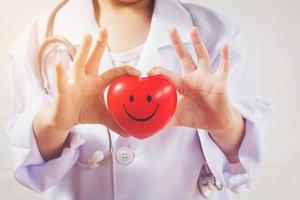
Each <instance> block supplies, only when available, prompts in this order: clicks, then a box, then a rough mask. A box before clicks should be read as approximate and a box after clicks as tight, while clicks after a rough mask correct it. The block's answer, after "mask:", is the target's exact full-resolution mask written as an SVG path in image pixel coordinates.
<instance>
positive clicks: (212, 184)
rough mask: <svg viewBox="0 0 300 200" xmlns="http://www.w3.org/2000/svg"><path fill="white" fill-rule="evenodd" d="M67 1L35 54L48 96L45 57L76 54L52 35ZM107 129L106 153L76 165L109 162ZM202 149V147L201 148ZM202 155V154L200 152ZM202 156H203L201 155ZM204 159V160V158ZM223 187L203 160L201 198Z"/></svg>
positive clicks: (93, 166) (89, 166) (50, 20)
mask: <svg viewBox="0 0 300 200" xmlns="http://www.w3.org/2000/svg"><path fill="white" fill-rule="evenodd" d="M68 1H69V0H63V1H62V2H61V3H59V4H58V5H57V6H56V7H55V8H54V9H53V11H52V12H51V13H50V15H49V17H48V21H47V29H46V34H45V39H44V41H43V42H42V44H41V45H40V48H39V51H38V54H37V70H36V71H37V77H38V79H39V83H40V85H41V87H42V89H43V90H44V92H45V93H46V94H47V95H49V94H50V89H49V82H48V79H47V75H46V70H45V69H46V66H44V65H45V63H44V61H45V60H46V59H45V58H47V56H49V55H50V54H51V52H52V50H53V49H55V50H56V51H58V52H61V51H64V52H66V53H67V55H68V56H69V58H70V59H71V60H73V58H74V56H75V54H76V47H75V46H74V45H73V44H72V43H71V42H70V41H68V40H67V39H66V38H65V37H63V36H58V35H53V26H54V21H55V17H56V15H57V13H58V11H59V10H60V9H62V7H64V5H66V3H68ZM106 129H107V138H108V144H109V145H108V150H107V152H106V153H104V152H103V151H95V152H94V154H93V155H92V157H91V159H90V160H89V161H88V162H82V161H77V164H78V165H79V166H81V167H83V168H86V169H96V168H98V167H99V166H100V165H102V164H104V163H105V162H106V161H107V160H109V159H110V158H111V157H112V155H113V145H112V137H111V133H110V130H109V129H108V128H106ZM201 149H202V147H201ZM202 153H203V152H202ZM203 155H204V154H203ZM204 159H205V158H204ZM222 188H223V185H222V184H221V183H220V182H219V181H217V179H216V178H215V177H214V175H213V174H212V172H211V171H210V169H209V167H208V165H207V164H206V160H204V164H203V166H202V168H201V171H200V176H199V179H198V189H199V191H200V193H201V194H202V196H203V197H205V198H206V199H211V198H212V196H213V194H214V191H215V190H221V189H222Z"/></svg>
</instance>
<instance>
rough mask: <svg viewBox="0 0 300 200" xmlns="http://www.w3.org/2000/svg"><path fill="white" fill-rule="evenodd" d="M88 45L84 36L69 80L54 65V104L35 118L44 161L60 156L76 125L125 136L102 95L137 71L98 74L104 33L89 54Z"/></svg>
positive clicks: (88, 40)
mask: <svg viewBox="0 0 300 200" xmlns="http://www.w3.org/2000/svg"><path fill="white" fill-rule="evenodd" d="M91 43H92V37H91V36H90V35H87V36H86V37H85V38H84V40H83V42H82V45H81V47H80V49H79V51H78V52H77V54H76V56H75V58H74V61H73V64H72V71H71V72H72V74H71V77H70V79H71V80H67V77H66V72H65V68H64V67H63V66H62V65H61V64H58V65H57V66H56V96H55V100H54V103H52V104H50V105H49V106H46V107H44V108H42V109H41V110H40V111H39V112H38V113H37V115H36V117H35V119H34V123H33V129H34V133H35V137H36V140H37V145H38V148H39V150H40V152H41V155H42V157H43V158H44V159H45V160H50V159H53V158H57V157H58V156H59V155H60V153H61V151H62V149H63V148H64V146H65V141H66V139H67V136H68V133H69V129H70V128H72V127H73V126H75V125H77V124H103V125H105V126H107V127H108V128H110V129H112V130H114V131H115V132H117V133H119V134H121V135H123V136H125V135H126V134H125V133H124V131H123V130H122V129H121V128H120V127H119V126H118V125H117V124H116V123H115V122H114V120H113V119H112V117H111V115H110V114H109V112H108V109H107V107H106V105H105V101H104V95H103V93H104V90H105V88H106V87H107V86H108V85H109V84H110V83H111V82H112V81H113V80H114V79H115V78H117V77H118V76H120V75H124V74H129V75H135V76H137V75H140V72H139V71H137V70H135V69H134V68H132V67H128V66H126V67H118V68H113V69H111V70H109V71H107V72H105V73H103V74H101V75H98V71H99V63H100V60H101V57H102V54H103V52H104V49H105V46H106V43H107V31H106V30H104V29H103V30H102V31H100V33H99V36H98V39H97V43H96V46H95V48H94V49H93V51H92V52H91V53H90V55H89V52H90V48H91Z"/></svg>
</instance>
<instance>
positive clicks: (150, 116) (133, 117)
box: [123, 104, 159, 122]
mask: <svg viewBox="0 0 300 200" xmlns="http://www.w3.org/2000/svg"><path fill="white" fill-rule="evenodd" d="M158 107H159V106H158V104H157V105H156V108H155V110H154V111H153V112H152V114H150V115H149V116H147V117H145V118H138V117H135V116H133V115H132V114H130V113H129V112H128V110H127V109H126V107H125V105H124V104H123V108H124V110H125V112H126V114H127V115H128V117H130V118H131V119H133V120H135V121H138V122H144V121H148V120H149V119H151V118H152V117H153V116H154V115H155V113H156V112H157V110H158Z"/></svg>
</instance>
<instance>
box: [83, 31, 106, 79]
mask: <svg viewBox="0 0 300 200" xmlns="http://www.w3.org/2000/svg"><path fill="white" fill-rule="evenodd" d="M107 38H108V33H107V29H105V28H102V29H101V30H100V32H99V35H98V38H97V42H96V45H95V47H94V49H93V52H92V54H91V56H90V57H89V59H88V61H87V64H86V69H85V73H86V74H87V75H94V76H97V75H98V73H99V63H100V60H101V57H102V55H103V52H104V50H105V47H106V44H107Z"/></svg>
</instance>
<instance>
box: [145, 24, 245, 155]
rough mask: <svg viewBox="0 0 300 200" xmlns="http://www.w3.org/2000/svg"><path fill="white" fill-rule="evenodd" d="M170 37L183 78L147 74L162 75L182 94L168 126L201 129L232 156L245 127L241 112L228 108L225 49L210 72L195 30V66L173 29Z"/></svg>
mask: <svg viewBox="0 0 300 200" xmlns="http://www.w3.org/2000/svg"><path fill="white" fill-rule="evenodd" d="M170 37H171V40H172V43H173V46H174V48H175V50H176V52H177V55H178V57H179V59H180V63H181V66H182V71H183V74H182V77H180V76H178V75H177V74H175V73H173V72H170V71H168V70H166V69H164V68H162V67H154V68H153V69H151V70H150V72H149V73H148V75H157V74H162V75H165V76H166V77H168V78H169V79H170V80H171V81H172V82H173V83H174V85H175V87H176V88H177V90H178V92H179V93H180V94H181V97H180V100H179V102H178V106H177V110H176V113H175V116H174V117H173V119H172V120H171V122H170V124H169V125H170V126H185V127H192V128H199V129H204V130H206V131H208V132H210V133H212V135H213V137H214V138H215V139H216V140H217V141H218V142H219V144H220V146H221V147H223V150H224V151H225V152H228V153H229V154H231V153H232V154H234V153H235V152H236V147H238V143H239V141H240V139H241V136H242V133H243V127H244V125H243V120H242V117H241V115H240V113H239V112H238V111H237V110H236V109H234V108H233V107H232V106H231V105H230V102H229V98H228V94H227V86H226V81H227V78H228V75H229V56H228V46H227V45H225V46H224V47H223V48H222V50H221V55H220V56H221V63H220V67H219V69H218V71H217V72H216V73H213V72H212V66H211V60H210V57H209V55H208V52H207V49H206V47H205V45H204V43H203V41H202V40H201V38H200V34H199V31H198V30H197V28H193V29H192V30H191V39H192V42H193V45H194V49H195V51H196V54H197V57H198V62H197V63H195V62H194V61H193V59H192V57H191V55H190V54H189V53H188V51H187V50H186V48H185V47H184V45H183V43H182V41H181V39H180V37H179V35H178V33H177V31H176V29H173V30H172V31H171V33H170ZM224 136H226V139H224ZM231 136H232V137H231ZM235 158H236V157H235Z"/></svg>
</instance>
